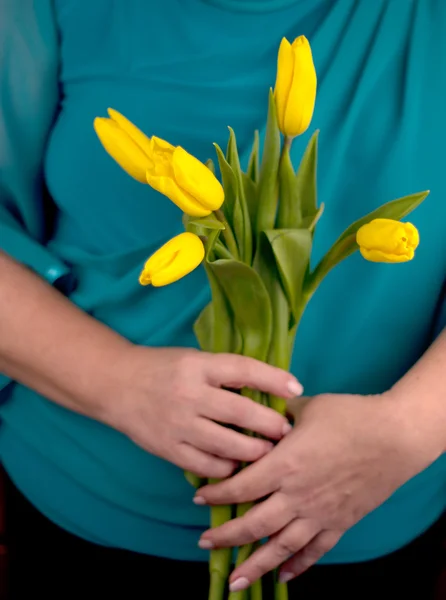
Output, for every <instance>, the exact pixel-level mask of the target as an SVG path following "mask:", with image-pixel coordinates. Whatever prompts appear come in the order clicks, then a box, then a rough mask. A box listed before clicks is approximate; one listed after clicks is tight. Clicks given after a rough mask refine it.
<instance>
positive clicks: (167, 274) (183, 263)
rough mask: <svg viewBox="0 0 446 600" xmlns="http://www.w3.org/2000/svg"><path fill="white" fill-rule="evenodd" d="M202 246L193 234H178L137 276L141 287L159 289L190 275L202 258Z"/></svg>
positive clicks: (153, 255)
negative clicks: (147, 286)
mask: <svg viewBox="0 0 446 600" xmlns="http://www.w3.org/2000/svg"><path fill="white" fill-rule="evenodd" d="M204 253H205V251H204V245H203V242H202V241H201V239H200V238H199V237H198V235H195V234H194V233H189V232H186V233H180V235H177V236H175V237H174V238H172V239H171V240H169V241H168V242H167V244H164V246H161V248H160V249H159V250H157V251H156V252H155V254H152V256H151V257H150V258H149V259H148V260H147V262H146V264H145V265H144V269H143V270H142V273H141V275H140V276H139V283H140V284H141V285H149V284H152V285H153V286H154V287H161V286H163V285H168V284H169V283H174V282H175V281H178V279H181V278H182V277H185V276H186V275H188V274H189V273H191V272H192V271H193V270H194V269H196V268H197V267H198V265H199V264H200V263H201V262H202V261H203V258H204Z"/></svg>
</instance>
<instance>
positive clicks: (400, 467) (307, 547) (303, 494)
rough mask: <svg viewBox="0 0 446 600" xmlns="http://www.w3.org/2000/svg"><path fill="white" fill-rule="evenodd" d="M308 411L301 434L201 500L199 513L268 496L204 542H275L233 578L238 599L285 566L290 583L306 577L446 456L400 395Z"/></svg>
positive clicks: (310, 405) (324, 404) (331, 399)
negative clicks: (404, 486) (393, 497)
mask: <svg viewBox="0 0 446 600" xmlns="http://www.w3.org/2000/svg"><path fill="white" fill-rule="evenodd" d="M302 400H303V399H302ZM303 404H304V405H305V407H304V409H303V412H302V415H301V418H300V420H299V422H298V424H297V425H296V427H295V428H294V430H293V431H292V432H291V433H290V434H288V435H287V436H286V437H285V438H284V439H283V440H282V441H281V442H280V443H279V444H278V445H277V446H276V447H275V448H274V450H272V451H271V452H270V453H269V454H268V455H267V456H265V457H263V458H262V459H260V460H259V461H258V462H256V463H255V464H253V465H251V466H249V467H248V468H246V469H244V470H243V471H242V472H241V473H239V474H237V475H235V476H234V477H232V478H230V479H228V480H226V481H224V482H222V483H218V484H216V485H211V486H206V487H204V488H202V489H200V490H198V491H197V494H196V498H195V501H196V502H197V503H198V504H204V503H206V504H228V503H241V502H250V501H256V500H257V501H258V500H261V499H263V498H265V497H267V499H266V500H263V501H261V502H260V503H259V504H257V505H256V506H255V507H254V508H253V509H251V510H250V511H249V512H247V513H246V515H245V516H243V517H241V518H238V519H235V520H233V521H230V522H228V523H226V524H224V525H222V526H221V527H218V528H216V529H214V530H209V531H207V532H206V533H205V534H203V536H202V538H201V540H200V546H201V547H203V548H208V549H209V548H212V547H226V546H240V545H242V544H246V543H250V542H254V541H256V540H261V539H263V538H265V537H269V538H270V539H269V541H268V542H267V543H266V544H265V545H264V546H262V547H261V548H260V549H259V550H257V551H256V552H255V553H254V554H253V555H252V556H251V557H250V558H249V559H248V560H247V561H246V562H245V563H244V564H242V565H240V566H239V567H238V568H237V569H236V570H235V571H234V572H233V573H232V575H231V579H230V581H231V584H232V589H234V590H238V589H243V588H245V587H248V585H250V584H251V583H252V582H253V581H255V580H256V579H258V578H259V577H261V576H262V575H264V574H265V573H267V572H268V571H270V570H272V569H274V568H276V567H278V566H280V565H283V566H282V569H281V574H282V580H286V581H287V580H289V579H291V578H293V577H295V576H296V575H299V574H300V573H302V572H303V571H304V570H306V569H307V568H308V567H310V566H311V565H312V564H314V563H315V562H317V560H319V558H321V557H322V556H323V555H324V554H325V553H326V552H328V551H329V550H330V549H331V548H332V547H333V546H334V545H335V544H336V543H337V542H338V540H339V538H340V537H341V536H342V534H343V533H344V532H345V531H346V530H347V529H349V528H350V527H351V526H352V525H353V524H355V523H356V522H357V521H359V519H361V518H362V517H363V516H365V515H366V514H367V513H369V512H370V511H372V510H373V509H375V508H376V507H377V506H379V505H380V504H381V503H383V502H384V501H385V500H386V499H387V498H388V497H389V496H390V495H391V494H392V493H393V492H394V491H395V490H396V489H397V488H399V487H400V486H401V485H402V484H404V483H405V482H406V481H408V480H409V479H410V478H412V477H413V476H414V475H416V474H417V473H419V472H420V471H421V470H423V469H424V468H425V467H427V466H428V465H429V464H430V463H431V462H433V461H434V460H435V459H436V458H437V457H438V456H439V455H440V454H441V452H442V450H443V447H444V446H442V445H441V444H439V443H437V442H438V441H439V438H437V439H435V438H434V437H433V436H430V435H427V434H428V429H426V430H425V431H423V426H422V425H421V423H420V420H419V418H418V415H419V411H417V412H415V411H416V407H413V408H414V410H412V411H410V410H408V407H407V406H405V404H404V398H400V397H398V395H397V394H392V393H389V394H385V395H383V396H354V395H344V394H336V395H321V396H317V397H315V398H313V399H312V400H310V401H309V402H305V401H304V402H303Z"/></svg>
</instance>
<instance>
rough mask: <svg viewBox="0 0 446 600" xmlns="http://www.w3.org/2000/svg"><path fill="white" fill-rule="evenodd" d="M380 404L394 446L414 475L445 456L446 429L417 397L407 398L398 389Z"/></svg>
mask: <svg viewBox="0 0 446 600" xmlns="http://www.w3.org/2000/svg"><path fill="white" fill-rule="evenodd" d="M381 400H382V402H383V403H384V404H385V410H386V412H387V415H388V419H389V421H390V423H391V428H392V431H394V434H395V440H396V443H397V444H398V445H399V446H400V449H401V452H403V453H404V454H405V456H407V458H408V460H409V461H410V462H411V464H412V465H413V468H414V469H415V473H414V475H415V474H416V473H418V472H420V471H422V470H424V469H425V468H427V467H428V466H429V465H430V464H432V463H433V462H434V461H435V460H437V459H438V458H439V457H440V456H441V455H442V454H443V453H444V451H445V432H446V428H445V427H444V425H443V423H442V420H440V419H439V418H438V415H436V414H435V411H432V410H429V407H428V406H426V405H425V403H424V402H423V398H422V397H421V396H420V395H418V394H417V395H413V394H410V395H408V394H406V393H405V390H404V389H402V388H400V387H399V386H398V385H396V386H394V387H393V388H391V389H390V390H389V391H387V392H386V393H384V394H382V396H381Z"/></svg>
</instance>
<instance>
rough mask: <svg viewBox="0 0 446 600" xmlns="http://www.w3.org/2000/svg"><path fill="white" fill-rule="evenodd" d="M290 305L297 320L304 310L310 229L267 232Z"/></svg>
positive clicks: (310, 244)
mask: <svg viewBox="0 0 446 600" xmlns="http://www.w3.org/2000/svg"><path fill="white" fill-rule="evenodd" d="M264 235H265V236H266V238H267V240H268V242H269V244H270V246H271V250H272V252H273V254H274V259H275V262H276V265H277V269H278V272H279V275H280V281H281V283H282V286H283V289H284V291H285V294H286V296H287V298H288V303H289V306H290V308H291V311H292V313H293V316H294V318H295V319H298V318H299V317H300V314H301V310H302V289H303V283H304V279H305V275H306V273H307V271H308V265H309V263H310V255H311V246H312V236H311V232H310V231H308V229H273V230H270V231H265V232H264Z"/></svg>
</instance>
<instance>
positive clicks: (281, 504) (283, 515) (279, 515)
mask: <svg viewBox="0 0 446 600" xmlns="http://www.w3.org/2000/svg"><path fill="white" fill-rule="evenodd" d="M294 518H295V514H293V511H291V510H290V507H289V503H288V502H287V498H286V496H285V495H284V494H281V493H280V492H277V493H275V494H273V495H272V496H271V497H270V498H268V499H267V500H265V501H264V502H261V503H260V504H257V505H256V506H254V507H253V508H251V509H250V510H249V511H248V512H247V513H246V514H245V515H244V516H243V517H239V518H237V519H232V520H231V521H227V522H226V523H225V524H224V525H221V526H220V527H216V528H215V529H209V530H208V531H206V532H205V533H203V535H202V536H201V538H200V541H199V543H198V545H199V546H200V547H201V548H205V549H209V548H227V547H229V548H230V547H235V546H243V545H244V544H250V543H252V542H256V541H258V540H262V539H263V538H266V537H269V536H271V535H273V534H274V533H277V532H278V531H280V530H281V529H283V528H284V527H285V526H286V525H287V524H288V523H290V521H292V520H293V519H294Z"/></svg>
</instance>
